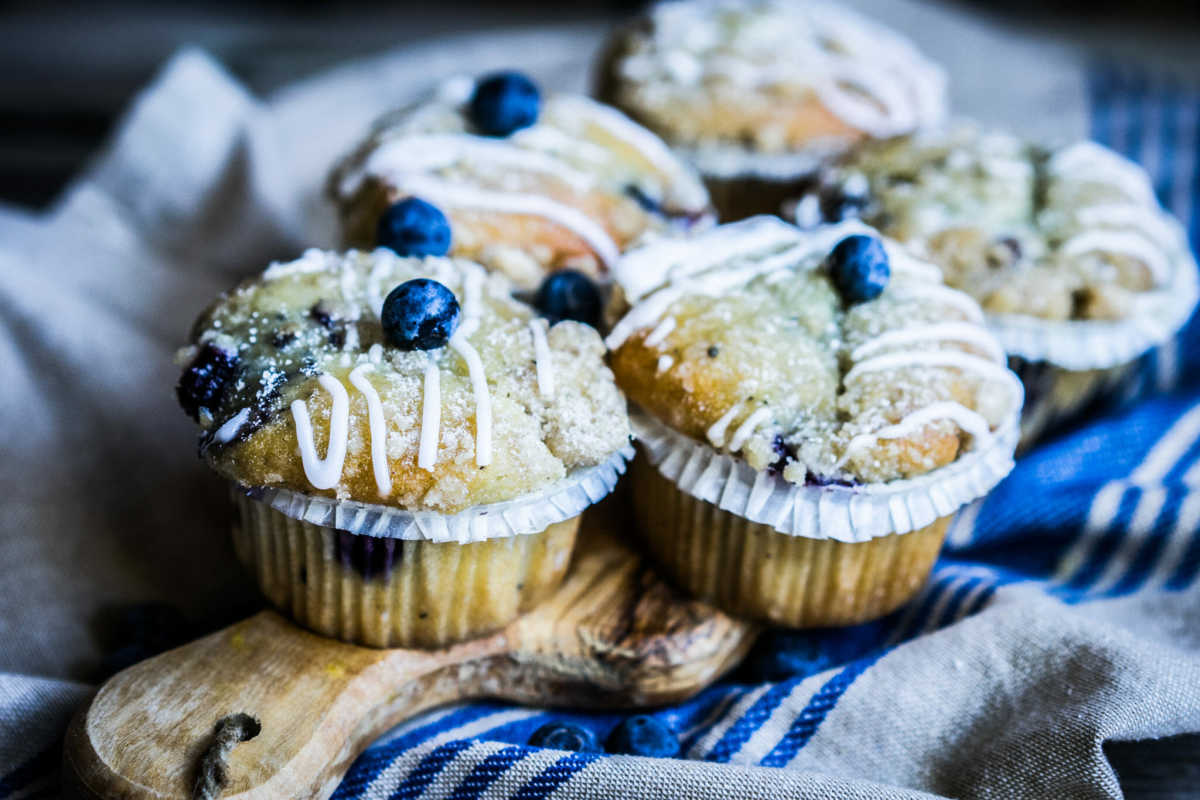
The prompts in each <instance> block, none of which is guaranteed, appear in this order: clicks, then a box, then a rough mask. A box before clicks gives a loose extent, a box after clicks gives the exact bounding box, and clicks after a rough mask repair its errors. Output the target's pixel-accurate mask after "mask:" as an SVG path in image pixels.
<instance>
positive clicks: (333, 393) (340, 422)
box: [292, 375, 350, 489]
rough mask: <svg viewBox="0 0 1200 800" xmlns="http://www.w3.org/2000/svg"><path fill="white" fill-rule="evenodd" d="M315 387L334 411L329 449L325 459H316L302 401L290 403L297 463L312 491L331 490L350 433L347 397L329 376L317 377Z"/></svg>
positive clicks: (342, 462) (331, 414)
mask: <svg viewBox="0 0 1200 800" xmlns="http://www.w3.org/2000/svg"><path fill="white" fill-rule="evenodd" d="M317 383H319V384H320V385H321V387H322V388H323V389H324V390H325V391H327V392H329V395H330V397H332V398H333V409H332V410H331V411H330V413H329V447H328V448H326V450H325V457H324V458H318V457H317V446H316V443H315V442H314V441H313V430H312V421H311V420H310V419H309V416H308V406H306V405H305V403H304V401H303V400H299V399H297V400H293V401H292V419H293V421H294V422H295V424H296V441H297V442H298V443H299V445H300V461H301V463H302V464H303V466H304V476H305V477H306V478H308V482H309V483H311V484H312V485H313V488H315V489H332V488H333V487H334V486H336V485H337V482H338V480H339V479H340V478H341V476H342V467H343V465H344V464H345V463H346V444H347V442H348V440H349V430H350V397H349V395H347V394H346V387H344V386H342V382H341V381H339V380H338V379H337V378H334V377H333V376H332V375H318V376H317Z"/></svg>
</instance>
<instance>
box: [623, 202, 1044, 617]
mask: <svg viewBox="0 0 1200 800" xmlns="http://www.w3.org/2000/svg"><path fill="white" fill-rule="evenodd" d="M616 279H617V280H618V281H620V282H621V284H622V287H623V289H624V292H625V295H626V297H627V299H628V300H629V301H630V303H631V304H632V308H631V310H630V311H629V312H628V314H626V316H624V317H623V318H622V319H621V320H620V321H619V322H618V323H617V325H616V326H615V327H614V328H613V330H612V332H611V333H610V335H609V337H608V340H607V341H608V345H609V347H610V348H611V349H612V350H613V356H612V365H613V372H614V374H615V375H616V378H617V383H618V385H619V386H620V387H621V388H622V390H623V391H624V392H625V394H626V396H628V397H629V399H630V401H631V402H632V404H633V405H634V406H635V407H636V410H635V412H634V414H633V419H634V430H635V433H636V435H637V437H638V440H639V447H640V450H641V456H640V457H639V458H638V459H637V460H636V461H635V466H634V468H633V493H634V499H635V506H636V510H637V514H638V518H639V520H640V522H641V531H642V535H643V537H644V538H645V541H646V544H647V546H648V548H649V549H650V551H651V552H652V553H653V554H654V556H655V557H656V558H657V560H658V561H659V562H660V563H661V564H662V565H663V567H664V568H665V570H666V571H667V572H668V573H669V574H670V575H672V576H673V577H674V578H675V580H677V581H678V582H679V583H680V584H682V585H683V586H684V587H686V588H687V589H688V590H690V591H692V592H693V593H695V594H697V595H699V596H701V597H703V598H705V599H708V600H711V601H713V602H715V603H716V604H717V605H719V606H721V607H722V608H724V609H725V610H727V611H729V612H731V613H735V614H738V615H742V616H749V617H754V618H758V619H765V620H769V621H771V622H774V623H777V624H781V625H788V626H796V627H806V626H819V625H843V624H849V623H854V622H860V621H865V620H868V619H872V618H875V617H878V616H881V615H883V614H886V613H887V612H889V611H891V610H892V609H894V608H896V607H897V606H898V605H900V604H901V603H903V602H904V601H906V600H907V599H909V598H910V597H911V596H912V595H913V594H914V593H915V592H916V591H917V589H918V588H919V586H920V585H921V584H922V583H923V582H924V580H925V578H926V577H927V575H928V572H929V569H930V567H931V566H932V564H933V561H934V558H935V557H936V555H937V552H938V550H939V548H940V546H941V543H942V539H943V537H944V535H945V532H946V528H947V525H948V523H949V521H950V519H951V517H952V516H953V514H954V512H955V511H956V510H957V509H958V508H959V507H960V506H962V505H963V504H965V503H967V502H970V501H971V500H974V499H975V498H977V497H979V496H981V495H982V494H984V493H986V492H987V491H988V490H990V489H991V487H992V486H993V485H995V483H997V482H998V481H999V480H1000V479H1001V478H1002V477H1003V476H1004V475H1005V474H1007V473H1008V471H1009V470H1010V469H1011V467H1012V454H1013V449H1014V447H1015V444H1016V435H1017V418H1018V415H1019V412H1020V407H1021V395H1022V391H1021V384H1020V381H1018V380H1017V378H1016V376H1015V375H1013V374H1012V372H1010V371H1009V370H1008V369H1007V367H1006V366H1005V364H1004V354H1003V352H1002V351H1001V349H1000V347H999V345H998V344H997V342H996V340H995V339H994V338H993V337H992V336H991V334H989V333H988V332H987V330H986V329H985V328H984V327H983V324H982V323H983V316H982V313H981V312H980V309H979V306H978V305H977V304H976V302H975V301H974V300H972V299H971V298H970V297H969V296H968V295H966V294H964V293H962V292H959V291H957V290H954V289H950V288H947V287H946V286H944V285H943V284H942V282H941V275H940V273H939V271H938V269H937V268H936V267H934V266H932V265H930V264H928V263H925V262H922V261H919V260H917V259H915V258H913V257H912V256H909V255H906V253H905V251H904V250H903V249H901V248H900V247H899V246H897V245H895V244H894V243H892V242H889V241H884V240H881V239H880V238H879V236H878V234H877V233H875V232H874V231H873V230H872V229H870V228H867V227H866V226H863V225H861V224H858V223H853V222H850V223H845V224H842V225H837V226H829V227H826V228H824V229H821V230H819V231H816V232H812V233H806V232H803V231H801V230H799V229H798V228H796V227H794V226H791V225H788V224H787V223H784V222H783V221H781V220H779V219H777V218H773V217H754V218H751V219H748V220H745V221H742V222H739V223H734V224H730V225H724V226H720V227H718V228H715V229H712V230H710V231H708V232H706V233H703V234H699V235H698V236H696V237H693V238H690V239H688V240H681V241H663V242H660V243H655V244H652V245H649V246H647V247H646V248H644V249H640V250H637V251H634V252H632V253H630V254H628V255H627V256H626V258H625V259H623V260H622V263H621V266H620V267H619V269H618V272H617V275H616Z"/></svg>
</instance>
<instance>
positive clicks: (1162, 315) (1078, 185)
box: [787, 124, 1197, 444]
mask: <svg viewBox="0 0 1200 800" xmlns="http://www.w3.org/2000/svg"><path fill="white" fill-rule="evenodd" d="M787 213H789V214H790V215H791V216H793V217H794V218H795V219H796V220H797V222H799V223H800V224H801V225H803V226H813V225H817V224H824V223H828V222H834V221H837V220H840V219H843V218H845V217H852V216H857V217H861V218H862V219H863V220H864V221H866V222H867V223H869V224H872V225H875V226H876V227H878V228H879V229H880V230H881V231H883V232H884V233H885V234H887V235H888V236H891V237H894V238H896V239H898V240H900V241H902V242H904V243H906V244H907V245H908V246H909V248H910V249H912V250H914V251H915V252H916V253H918V254H919V255H921V256H923V257H926V258H929V259H930V260H932V261H934V262H935V263H937V264H938V265H940V266H941V268H942V270H943V272H944V273H945V276H946V282H947V283H948V284H949V285H951V286H954V287H956V288H958V289H961V290H962V291H964V292H967V293H968V294H970V295H972V296H973V297H974V298H975V299H976V300H978V301H979V304H980V305H981V306H982V307H983V310H984V311H985V312H986V314H987V319H988V324H989V326H990V327H991V328H992V330H993V332H994V333H995V335H996V337H997V338H998V339H999V340H1000V343H1001V344H1002V345H1003V346H1004V348H1005V350H1006V351H1007V352H1008V354H1009V355H1010V356H1011V357H1012V366H1013V368H1014V369H1015V370H1016V371H1017V372H1018V373H1019V374H1020V375H1021V377H1022V379H1023V380H1024V381H1025V384H1026V404H1025V419H1024V420H1023V423H1022V425H1023V428H1024V432H1023V444H1027V443H1029V442H1031V441H1032V440H1033V439H1034V438H1035V437H1036V436H1037V435H1038V434H1039V433H1040V432H1042V431H1044V430H1046V429H1047V428H1048V427H1050V426H1053V425H1054V424H1055V422H1056V421H1058V420H1061V419H1063V418H1065V417H1067V416H1070V415H1071V414H1072V413H1073V412H1075V411H1076V410H1078V409H1080V408H1082V407H1084V406H1085V405H1087V404H1088V403H1090V402H1091V401H1092V400H1094V399H1095V398H1097V397H1098V396H1100V395H1102V394H1104V393H1107V392H1110V391H1112V390H1113V389H1115V388H1116V386H1117V385H1118V384H1119V383H1120V382H1121V381H1122V379H1123V377H1125V376H1126V375H1127V374H1128V373H1129V372H1131V371H1132V367H1133V363H1134V361H1135V360H1136V359H1137V358H1138V357H1139V356H1140V355H1142V354H1143V353H1145V352H1146V351H1147V350H1149V349H1151V348H1153V347H1156V346H1158V345H1161V344H1163V343H1164V342H1167V341H1168V340H1169V339H1171V337H1172V336H1174V335H1175V333H1176V332H1177V331H1178V330H1179V329H1180V328H1181V327H1182V326H1183V324H1184V322H1186V320H1187V318H1188V316H1189V315H1190V314H1191V312H1192V309H1193V307H1194V306H1195V304H1196V297H1197V288H1196V284H1197V278H1196V264H1195V261H1194V260H1193V258H1192V256H1191V255H1190V253H1189V251H1188V247H1187V242H1186V238H1185V235H1184V233H1183V230H1182V228H1181V226H1180V225H1179V224H1178V223H1176V222H1175V220H1173V219H1172V218H1171V217H1169V216H1168V215H1167V214H1166V213H1165V212H1164V211H1163V210H1162V209H1161V207H1160V206H1159V204H1158V201H1157V200H1156V199H1155V196H1154V192H1153V190H1152V188H1151V186H1150V181H1149V179H1148V177H1147V175H1146V173H1145V172H1144V171H1143V170H1142V169H1141V168H1140V167H1138V166H1137V165H1135V164H1134V163H1132V162H1130V161H1127V160H1126V159H1124V158H1122V157H1121V156H1119V155H1117V154H1116V153H1114V152H1112V151H1110V150H1107V149H1105V148H1103V147H1101V146H1100V145H1098V144H1095V143H1092V142H1080V143H1077V144H1073V145H1070V146H1068V147H1063V148H1058V149H1048V148H1043V147H1040V146H1037V145H1035V144H1032V143H1029V142H1025V141H1022V140H1021V139H1019V138H1017V137H1014V136H1011V135H1008V134H1004V133H999V132H994V131H988V130H984V129H982V128H979V127H977V126H974V125H971V124H962V125H959V126H957V127H955V128H953V129H951V130H949V131H946V132H939V133H936V134H934V133H926V134H922V135H919V136H915V137H911V138H907V139H901V140H897V141H895V142H890V143H882V144H876V145H873V146H868V147H865V148H863V149H862V150H861V151H859V152H858V153H856V154H854V155H852V156H850V157H848V158H846V159H845V160H844V161H843V162H842V163H841V164H839V165H838V166H836V167H834V168H831V169H829V170H827V171H826V172H825V173H824V174H823V175H822V178H821V180H820V182H819V184H818V185H816V186H815V187H814V188H813V189H812V190H810V191H809V192H808V193H807V194H805V195H804V196H803V197H802V198H801V199H800V200H799V201H798V202H795V203H793V204H792V206H791V208H790V210H789V211H788V212H787Z"/></svg>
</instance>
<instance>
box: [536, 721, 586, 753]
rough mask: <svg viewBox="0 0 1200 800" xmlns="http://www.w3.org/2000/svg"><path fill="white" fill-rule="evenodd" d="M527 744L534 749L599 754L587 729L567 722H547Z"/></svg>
mask: <svg viewBox="0 0 1200 800" xmlns="http://www.w3.org/2000/svg"><path fill="white" fill-rule="evenodd" d="M529 743H530V744H531V745H533V746H534V747H549V748H552V749H554V750H574V751H575V752H577V753H599V752H600V745H599V744H597V743H596V737H595V736H593V735H592V732H591V731H589V730H588V729H587V728H583V727H580V726H579V725H572V724H571V723H569V722H548V723H546V724H545V725H543V726H542V727H540V728H538V729H537V730H536V731H534V732H533V735H532V736H530V737H529Z"/></svg>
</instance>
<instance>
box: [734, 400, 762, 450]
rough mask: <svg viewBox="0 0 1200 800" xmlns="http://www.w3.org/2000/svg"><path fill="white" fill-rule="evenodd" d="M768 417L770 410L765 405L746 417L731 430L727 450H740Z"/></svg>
mask: <svg viewBox="0 0 1200 800" xmlns="http://www.w3.org/2000/svg"><path fill="white" fill-rule="evenodd" d="M770 417H771V410H770V409H769V408H767V407H766V406H763V407H761V408H759V409H758V410H757V411H755V412H754V413H753V414H751V415H750V416H748V417H746V419H745V420H744V421H743V422H742V424H741V425H739V426H738V428H737V430H736V431H734V432H733V438H732V439H730V440H729V452H731V453H736V452H737V451H738V450H741V449H742V445H744V444H745V443H746V440H747V439H749V438H750V437H751V436H752V435H753V434H754V431H755V430H756V429H757V428H758V426H759V425H761V424H762V423H763V422H764V421H766V420H767V419H770Z"/></svg>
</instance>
